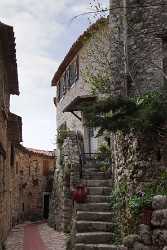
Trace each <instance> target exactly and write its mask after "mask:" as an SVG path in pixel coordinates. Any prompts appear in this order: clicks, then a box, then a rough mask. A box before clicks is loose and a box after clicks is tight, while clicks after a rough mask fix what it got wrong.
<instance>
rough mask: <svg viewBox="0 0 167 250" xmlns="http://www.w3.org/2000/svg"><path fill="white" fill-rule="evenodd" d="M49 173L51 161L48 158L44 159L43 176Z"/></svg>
mask: <svg viewBox="0 0 167 250" xmlns="http://www.w3.org/2000/svg"><path fill="white" fill-rule="evenodd" d="M48 173H49V162H48V160H44V161H43V176H48Z"/></svg>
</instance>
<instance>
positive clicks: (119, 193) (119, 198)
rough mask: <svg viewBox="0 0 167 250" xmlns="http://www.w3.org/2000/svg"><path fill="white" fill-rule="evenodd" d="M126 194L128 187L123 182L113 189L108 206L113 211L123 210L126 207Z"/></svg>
mask: <svg viewBox="0 0 167 250" xmlns="http://www.w3.org/2000/svg"><path fill="white" fill-rule="evenodd" d="M127 192H128V186H127V184H126V183H125V182H122V183H120V184H119V186H117V187H115V188H114V189H113V191H112V193H111V196H110V204H111V208H112V209H113V210H120V209H123V208H125V205H126V200H125V197H126V194H127Z"/></svg>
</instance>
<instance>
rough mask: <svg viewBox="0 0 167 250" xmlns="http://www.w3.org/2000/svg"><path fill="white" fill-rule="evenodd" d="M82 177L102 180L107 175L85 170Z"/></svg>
mask: <svg viewBox="0 0 167 250" xmlns="http://www.w3.org/2000/svg"><path fill="white" fill-rule="evenodd" d="M83 178H84V179H91V180H92V179H93V180H104V179H107V176H106V175H105V173H104V172H90V173H89V172H85V173H84V174H83Z"/></svg>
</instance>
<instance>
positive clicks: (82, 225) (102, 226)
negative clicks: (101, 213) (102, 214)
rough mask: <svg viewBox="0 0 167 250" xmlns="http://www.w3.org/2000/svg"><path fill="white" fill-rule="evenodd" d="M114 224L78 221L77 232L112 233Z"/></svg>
mask: <svg viewBox="0 0 167 250" xmlns="http://www.w3.org/2000/svg"><path fill="white" fill-rule="evenodd" d="M112 228H113V223H112V222H108V221H107V222H105V221H76V230H77V232H78V233H81V232H111V231H112Z"/></svg>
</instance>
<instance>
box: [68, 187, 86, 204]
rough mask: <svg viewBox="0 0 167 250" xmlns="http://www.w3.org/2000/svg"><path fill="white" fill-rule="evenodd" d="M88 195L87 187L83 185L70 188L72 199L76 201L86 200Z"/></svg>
mask: <svg viewBox="0 0 167 250" xmlns="http://www.w3.org/2000/svg"><path fill="white" fill-rule="evenodd" d="M87 195H88V189H87V187H86V186H84V185H78V186H76V187H75V188H74V190H72V199H73V200H74V201H76V202H77V203H83V202H85V201H86V198H87Z"/></svg>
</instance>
